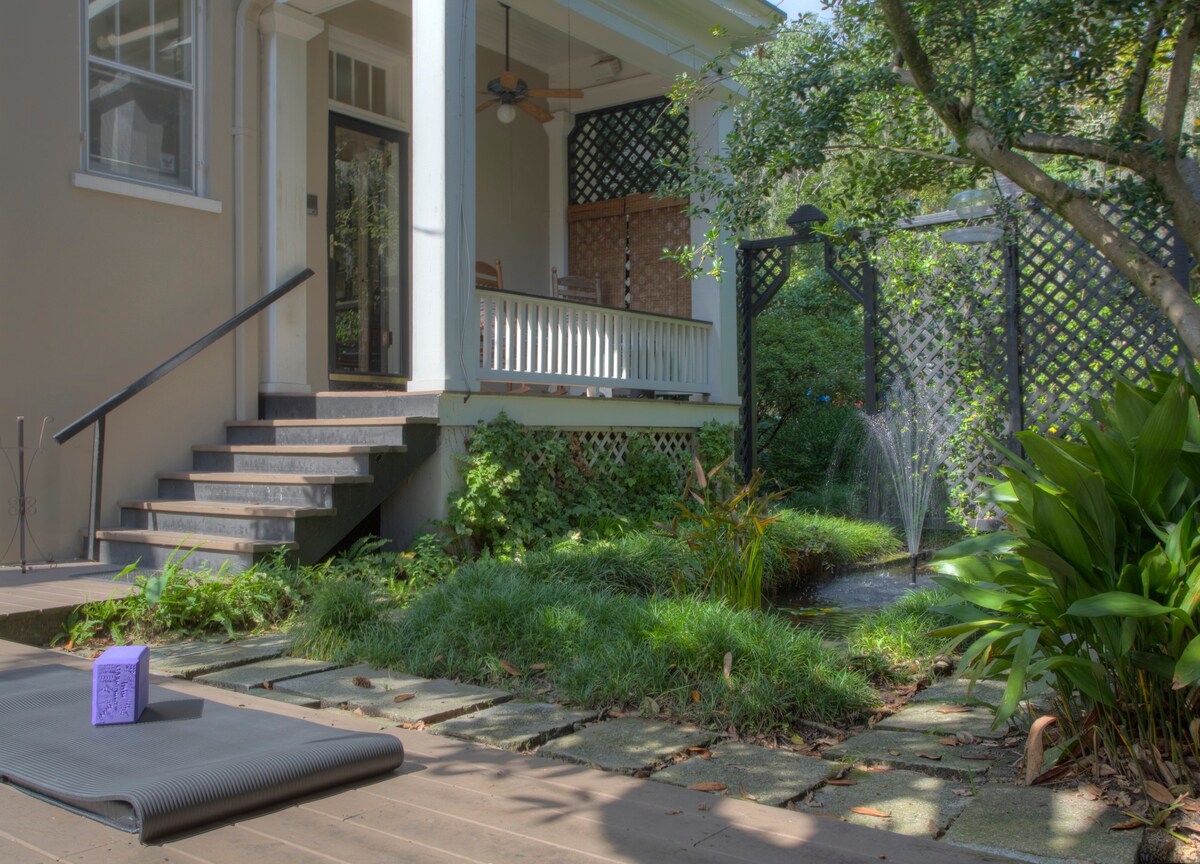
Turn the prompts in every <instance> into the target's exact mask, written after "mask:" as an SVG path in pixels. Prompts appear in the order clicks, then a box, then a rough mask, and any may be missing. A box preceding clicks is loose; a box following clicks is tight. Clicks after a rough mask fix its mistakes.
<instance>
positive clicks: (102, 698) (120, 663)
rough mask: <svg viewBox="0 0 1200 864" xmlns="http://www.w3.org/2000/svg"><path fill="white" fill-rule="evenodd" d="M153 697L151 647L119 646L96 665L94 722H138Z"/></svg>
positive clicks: (93, 696) (93, 677) (106, 652)
mask: <svg viewBox="0 0 1200 864" xmlns="http://www.w3.org/2000/svg"><path fill="white" fill-rule="evenodd" d="M149 697H150V649H149V648H147V647H145V646H144V645H119V646H116V647H113V648H109V649H108V650H107V651H105V652H104V653H103V654H101V655H100V656H99V657H97V658H96V662H95V665H93V666H92V725H93V726H108V725H111V724H113V723H136V722H137V719H138V718H139V717H141V716H142V711H143V710H145V708H146V702H147V701H148V700H149Z"/></svg>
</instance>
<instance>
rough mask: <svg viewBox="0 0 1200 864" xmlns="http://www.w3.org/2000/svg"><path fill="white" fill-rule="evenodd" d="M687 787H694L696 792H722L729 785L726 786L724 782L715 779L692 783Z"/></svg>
mask: <svg viewBox="0 0 1200 864" xmlns="http://www.w3.org/2000/svg"><path fill="white" fill-rule="evenodd" d="M688 788H689V789H695V790H696V791H697V792H724V791H725V790H726V789H728V788H729V787H728V786H726V785H725V784H724V783H717V782H715V781H709V782H706V783H693V784H692V785H691V786H689V787H688Z"/></svg>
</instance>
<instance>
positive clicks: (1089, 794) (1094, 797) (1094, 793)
mask: <svg viewBox="0 0 1200 864" xmlns="http://www.w3.org/2000/svg"><path fill="white" fill-rule="evenodd" d="M1079 794H1080V795H1082V796H1083V797H1084V798H1086V799H1088V800H1089V801H1099V800H1100V798H1101V797H1102V795H1103V793H1102V792H1101V791H1100V789H1099V787H1097V786H1095V785H1093V784H1092V783H1088V782H1087V781H1084V782H1082V783H1080V784H1079Z"/></svg>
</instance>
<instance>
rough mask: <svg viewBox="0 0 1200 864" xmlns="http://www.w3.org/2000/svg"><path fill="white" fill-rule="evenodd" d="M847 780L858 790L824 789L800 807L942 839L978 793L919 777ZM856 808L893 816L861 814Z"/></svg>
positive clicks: (897, 774) (854, 775) (900, 774)
mask: <svg viewBox="0 0 1200 864" xmlns="http://www.w3.org/2000/svg"><path fill="white" fill-rule="evenodd" d="M845 779H846V780H850V781H853V782H854V785H853V786H830V785H826V786H822V787H821V788H820V789H818V790H817V791H816V792H814V793H813V796H812V802H811V803H805V802H801V803H800V805H799V806H800V809H801V810H805V811H808V812H810V813H821V814H825V815H828V816H838V817H841V818H842V819H845V820H846V821H847V822H854V823H856V824H858V825H866V826H867V827H869V828H883V829H884V830H887V831H895V832H896V833H897V834H907V835H909V836H910V837H936V836H938V835H939V834H940V833H941V832H942V831H945V830H946V828H947V826H949V825H950V823H951V822H952V821H953V820H954V818H955V817H956V816H958V815H959V814H960V813H962V812H963V810H965V809H966V807H967V805H968V803H969V802H970V800H971V799H970V798H969V797H966V796H968V795H969V794H970V793H971V791H972V790H971V788H970V787H969V786H967V785H965V784H963V783H961V782H959V781H956V780H947V779H945V778H942V777H930V776H928V775H926V774H919V773H917V772H916V771H883V772H869V771H851V772H850V774H849V775H848V776H847V777H846V778H845ZM855 807H859V808H868V809H872V810H878V811H880V812H882V813H886V814H888V815H887V818H881V817H879V816H871V815H868V814H866V813H856V812H854V808H855Z"/></svg>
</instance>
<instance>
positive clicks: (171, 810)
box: [0, 665, 404, 843]
mask: <svg viewBox="0 0 1200 864" xmlns="http://www.w3.org/2000/svg"><path fill="white" fill-rule="evenodd" d="M91 688H92V681H91V675H90V674H89V673H88V672H85V671H82V670H79V669H72V668H69V667H66V666H59V665H47V666H39V667H36V668H33V669H21V670H16V671H10V672H4V673H0V780H2V781H3V782H5V783H10V784H12V785H13V786H14V787H16V788H19V789H21V790H22V791H24V792H28V793H30V794H32V795H35V796H37V797H39V798H43V799H45V800H47V801H50V802H52V803H54V804H58V805H60V806H62V807H66V808H67V809H69V810H73V811H75V812H77V813H81V814H83V815H85V816H90V817H91V818H93V819H96V820H98V821H100V822H104V823H105V824H108V825H112V826H113V827H115V828H120V829H122V830H124V831H129V832H131V833H133V832H136V833H138V835H139V836H140V838H141V840H142V842H143V843H145V842H149V841H150V840H153V839H155V838H158V837H163V836H167V835H171V834H178V833H180V832H183V831H187V830H190V829H193V828H196V827H198V826H200V825H204V824H206V823H209V822H213V821H216V820H219V819H227V818H229V817H231V816H234V815H237V814H239V813H244V812H247V811H249V810H254V809H257V808H260V807H266V806H269V805H271V804H277V803H279V802H282V801H286V800H288V799H290V798H295V797H298V796H301V795H307V794H310V793H313V792H317V791H319V790H322V789H328V788H330V787H332V786H338V785H341V784H343V783H350V782H353V781H355V780H361V779H363V778H365V777H370V776H372V775H375V774H380V773H382V772H385V771H391V770H393V769H395V768H398V767H399V766H400V763H401V762H403V761H404V748H403V747H402V746H401V744H400V742H399V741H398V740H397V739H396V738H394V737H392V736H391V735H381V734H375V733H368V732H349V731H345V730H339V729H331V728H329V727H328V726H321V725H318V724H316V723H309V722H306V721H304V720H296V719H294V718H291V717H283V716H280V715H278V714H268V713H266V712H263V711H255V710H253V709H250V708H235V707H232V706H229V705H222V704H219V703H217V702H210V701H209V700H207V699H197V698H194V697H189V696H184V695H182V694H179V693H175V692H172V691H170V690H166V689H163V688H161V687H154V686H151V688H150V704H149V706H148V707H147V708H146V710H145V712H144V713H143V714H142V719H141V720H140V721H139V722H137V723H133V724H129V725H123V726H92V723H91V698H92V689H91Z"/></svg>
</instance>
